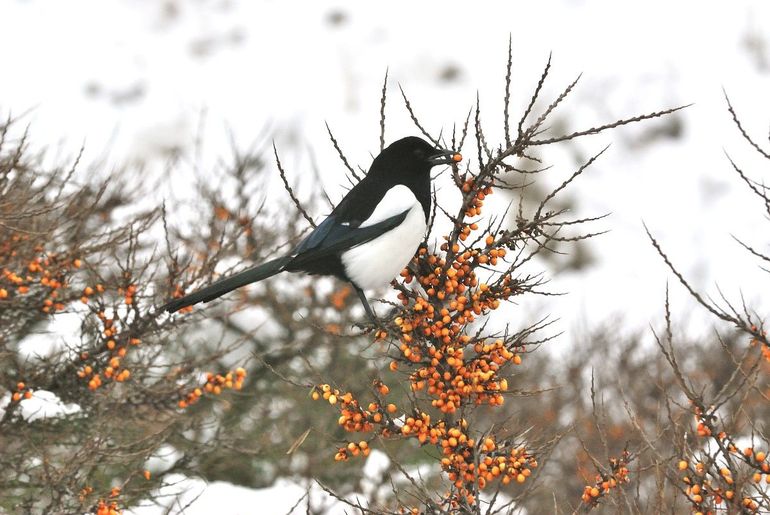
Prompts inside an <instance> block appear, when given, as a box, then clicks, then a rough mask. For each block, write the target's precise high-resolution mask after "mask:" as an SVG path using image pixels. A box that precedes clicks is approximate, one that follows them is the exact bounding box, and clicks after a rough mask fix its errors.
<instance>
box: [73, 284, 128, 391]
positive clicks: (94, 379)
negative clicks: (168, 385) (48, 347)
mask: <svg viewBox="0 0 770 515" xmlns="http://www.w3.org/2000/svg"><path fill="white" fill-rule="evenodd" d="M97 289H99V290H101V291H103V288H101V289H100V288H99V286H98V285H97ZM86 290H88V288H86ZM84 293H85V292H84ZM97 318H98V319H99V323H100V325H101V334H102V336H103V340H102V343H101V348H100V350H99V352H98V356H96V357H94V358H93V359H92V356H91V354H90V353H88V352H83V353H81V355H80V359H81V360H82V361H84V362H85V365H84V366H83V367H82V368H80V369H79V370H78V373H77V374H78V377H79V378H81V379H84V380H88V388H89V390H96V389H98V388H99V387H100V386H101V385H102V383H103V379H102V377H104V378H105V379H108V380H114V381H117V382H119V383H122V382H123V381H126V380H128V378H129V377H131V371H130V370H129V369H128V368H127V367H125V366H124V365H123V360H124V358H125V357H126V354H128V349H129V348H130V347H134V346H137V345H140V344H141V343H142V341H141V339H139V338H135V337H133V336H131V335H130V331H127V330H121V324H120V320H119V319H118V318H116V317H112V318H110V317H107V315H106V314H105V313H104V311H99V312H98V313H97ZM97 370H98V371H97Z"/></svg>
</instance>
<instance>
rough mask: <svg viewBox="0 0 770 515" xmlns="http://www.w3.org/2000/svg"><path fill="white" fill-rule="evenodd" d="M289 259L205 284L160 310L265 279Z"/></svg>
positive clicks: (222, 293)
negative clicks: (203, 286) (208, 284)
mask: <svg viewBox="0 0 770 515" xmlns="http://www.w3.org/2000/svg"><path fill="white" fill-rule="evenodd" d="M289 261H291V257H289V256H284V257H280V258H278V259H274V260H272V261H268V262H267V263H263V264H261V265H259V266H255V267H254V268H249V269H248V270H244V271H243V272H239V273H237V274H235V275H231V276H230V277H225V278H224V279H220V280H219V281H217V282H215V283H214V284H212V285H211V286H206V287H205V288H203V289H202V290H198V291H196V292H193V293H191V294H189V295H185V296H184V297H182V298H180V299H174V300H172V301H171V302H168V303H167V304H164V305H163V306H162V307H161V310H165V311H168V312H169V313H173V312H175V311H179V310H180V309H182V308H186V307H187V306H192V305H193V304H198V303H199V302H210V301H212V300H214V299H216V298H218V297H221V296H222V295H224V294H225V293H227V292H229V291H232V290H234V289H236V288H240V287H241V286H245V285H247V284H250V283H255V282H257V281H261V280H262V279H267V278H268V277H270V276H273V275H275V274H277V273H278V272H281V271H283V268H284V267H285V266H286V265H287V264H288V263H289Z"/></svg>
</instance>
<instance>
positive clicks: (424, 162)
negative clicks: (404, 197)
mask: <svg viewBox="0 0 770 515" xmlns="http://www.w3.org/2000/svg"><path fill="white" fill-rule="evenodd" d="M435 153H436V148H435V147H433V146H432V145H431V144H430V143H428V142H427V141H424V140H422V139H420V138H417V137H413V136H412V137H407V138H403V139H400V140H398V141H395V142H393V143H391V144H390V145H389V146H388V147H386V148H385V149H384V150H383V151H382V152H380V154H379V155H378V156H377V157H376V158H374V161H373V162H372V166H371V167H370V168H369V173H367V174H366V177H364V178H363V179H361V181H360V182H359V183H358V184H356V185H355V186H353V188H352V189H351V190H350V191H349V192H348V193H347V195H345V197H344V198H343V199H342V200H341V201H340V203H339V204H337V206H336V207H335V208H334V209H333V210H332V212H331V214H329V216H328V217H327V218H326V219H325V220H324V221H323V222H321V223H320V224H319V225H318V227H316V228H315V230H314V231H313V232H312V233H310V234H309V235H308V236H307V237H306V238H305V239H304V240H302V241H301V242H300V244H299V245H297V247H295V248H294V250H293V251H292V254H293V255H295V256H297V257H296V258H295V259H294V260H293V262H292V263H291V264H290V265H288V266H287V268H286V269H287V270H296V271H299V270H301V271H304V272H307V273H310V274H321V275H336V276H337V277H340V278H342V279H347V277H345V272H344V267H343V266H342V263H341V262H340V260H339V253H337V254H335V255H330V254H325V255H324V257H320V256H313V258H312V259H303V258H302V256H303V254H308V256H309V257H310V256H311V255H312V254H315V252H313V250H314V249H318V248H322V247H326V246H327V243H329V242H331V241H334V240H336V239H337V238H340V237H344V235H345V232H347V231H350V230H351V229H355V228H358V227H359V226H360V225H361V224H362V223H363V222H364V221H365V220H367V219H368V218H369V216H371V214H372V213H373V212H374V209H375V208H376V207H377V204H379V203H380V201H381V200H382V198H383V197H384V196H385V194H386V193H387V192H388V190H390V189H391V188H393V187H394V186H397V185H399V184H401V185H404V186H406V187H408V188H409V189H411V190H412V192H413V193H414V196H415V197H416V198H417V200H418V201H419V202H420V205H421V206H422V209H423V212H424V214H425V221H426V222H427V221H428V218H429V216H430V206H431V195H430V169H431V167H432V166H433V165H432V164H431V162H430V161H429V158H430V157H431V156H432V155H435Z"/></svg>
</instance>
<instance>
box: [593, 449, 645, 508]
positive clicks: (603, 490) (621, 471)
mask: <svg viewBox="0 0 770 515" xmlns="http://www.w3.org/2000/svg"><path fill="white" fill-rule="evenodd" d="M633 459H634V458H633V456H631V454H630V453H629V452H628V451H627V450H624V451H623V454H621V455H620V457H619V458H610V459H609V464H610V469H609V471H607V472H605V471H600V472H599V474H597V475H596V480H595V482H594V484H592V485H586V486H585V488H584V489H583V495H582V496H581V497H580V498H581V500H582V501H583V502H584V503H585V504H587V505H589V506H591V507H592V508H593V507H595V506H596V505H598V504H599V500H600V499H601V498H602V497H604V496H605V495H607V494H609V493H610V491H611V490H612V489H613V488H616V487H617V486H618V485H622V484H624V483H628V482H629V477H628V464H629V463H630V462H631V461H632V460H633Z"/></svg>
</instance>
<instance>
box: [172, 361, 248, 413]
mask: <svg viewBox="0 0 770 515" xmlns="http://www.w3.org/2000/svg"><path fill="white" fill-rule="evenodd" d="M245 378H246V370H245V369H243V368H240V367H238V368H236V369H235V371H230V372H227V373H226V374H225V375H222V374H216V375H215V374H212V373H211V372H208V373H206V382H205V383H204V384H203V387H196V388H194V389H193V390H192V391H190V392H189V393H187V395H185V396H184V398H183V399H180V400H179V402H178V403H177V406H178V407H179V408H180V409H185V408H186V407H188V406H192V405H193V404H195V403H196V402H198V401H199V400H200V398H201V397H202V396H203V393H204V392H205V393H211V394H214V395H220V394H221V393H222V391H223V390H225V389H235V390H240V389H241V388H243V380H244V379H245Z"/></svg>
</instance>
